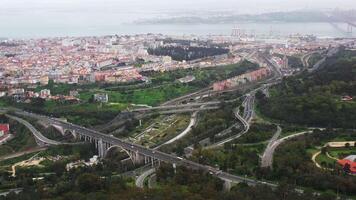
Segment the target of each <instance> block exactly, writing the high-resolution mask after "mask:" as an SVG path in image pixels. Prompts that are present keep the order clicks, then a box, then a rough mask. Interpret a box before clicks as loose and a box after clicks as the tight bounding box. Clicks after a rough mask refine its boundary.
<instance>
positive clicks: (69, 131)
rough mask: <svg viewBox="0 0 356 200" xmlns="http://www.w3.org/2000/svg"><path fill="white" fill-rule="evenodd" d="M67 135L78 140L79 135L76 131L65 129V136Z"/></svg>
mask: <svg viewBox="0 0 356 200" xmlns="http://www.w3.org/2000/svg"><path fill="white" fill-rule="evenodd" d="M67 135H72V136H73V138H74V139H77V134H76V133H75V130H73V131H72V130H70V129H64V130H63V136H67Z"/></svg>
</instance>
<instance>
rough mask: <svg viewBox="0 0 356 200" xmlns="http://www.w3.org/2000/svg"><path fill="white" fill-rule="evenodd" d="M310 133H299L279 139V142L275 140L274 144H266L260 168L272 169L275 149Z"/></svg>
mask: <svg viewBox="0 0 356 200" xmlns="http://www.w3.org/2000/svg"><path fill="white" fill-rule="evenodd" d="M311 132H312V131H303V132H300V133H296V134H293V135H289V136H286V137H284V138H281V139H279V140H275V141H274V142H271V143H270V144H268V146H267V148H266V150H265V151H264V153H263V155H262V158H261V167H272V164H273V154H274V152H275V150H276V149H277V147H278V146H279V145H280V144H282V143H284V142H286V141H288V140H291V139H293V138H296V137H299V136H301V135H304V134H307V133H311Z"/></svg>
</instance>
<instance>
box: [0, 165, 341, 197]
mask: <svg viewBox="0 0 356 200" xmlns="http://www.w3.org/2000/svg"><path fill="white" fill-rule="evenodd" d="M99 170H100V168H78V169H75V170H72V171H69V172H67V173H63V174H62V175H60V176H58V175H57V174H53V175H50V176H48V177H46V178H45V179H43V180H38V181H33V180H32V179H31V178H30V177H26V176H22V177H20V178H18V181H17V185H18V186H19V187H22V188H23V192H21V193H20V194H18V195H16V194H14V193H11V194H10V195H8V196H7V197H0V199H4V200H8V199H11V200H20V199H21V200H27V199H48V200H50V199H56V200H67V199H77V200H84V199H91V200H96V199H98V200H99V199H100V200H105V199H118V200H120V199H122V200H124V199H125V200H126V199H131V200H141V199H150V200H161V199H165V200H170V199H172V200H173V199H187V200H203V199H208V200H218V199H226V200H230V199H231V200H233V199H241V200H250V199H254V200H269V199H271V200H272V199H273V200H274V199H286V200H296V199H316V200H319V199H320V200H329V199H335V197H334V196H332V195H321V196H315V195H314V194H313V193H312V191H311V192H308V191H307V192H305V193H303V194H301V193H298V192H296V191H294V190H293V188H292V187H291V186H289V185H286V184H284V185H282V186H280V187H278V188H277V189H275V190H272V189H271V188H269V187H267V186H260V185H257V186H255V187H249V186H247V185H246V184H244V183H241V184H238V185H237V186H235V187H233V188H232V190H231V191H230V192H225V191H224V190H223V182H222V181H221V180H219V179H217V178H214V177H213V176H212V175H210V174H208V173H206V172H201V171H192V170H188V169H185V168H181V167H179V168H177V169H176V173H175V172H174V169H173V168H172V167H171V165H162V166H161V167H160V168H159V169H158V171H157V179H158V184H159V187H157V188H155V189H138V188H135V187H132V186H131V184H130V182H131V180H130V179H127V178H122V177H120V176H108V175H103V174H101V173H99ZM3 182H4V183H6V180H5V181H3Z"/></svg>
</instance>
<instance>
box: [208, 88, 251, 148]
mask: <svg viewBox="0 0 356 200" xmlns="http://www.w3.org/2000/svg"><path fill="white" fill-rule="evenodd" d="M254 101H255V92H251V93H249V94H247V95H246V98H245V100H244V101H243V103H242V104H243V105H244V108H245V109H244V113H243V116H240V114H239V112H238V109H236V110H235V117H236V119H237V120H239V121H240V122H241V123H242V125H243V129H242V131H241V132H239V133H238V134H236V135H233V136H231V137H229V138H226V139H224V140H222V141H219V142H217V143H214V144H212V145H209V146H207V147H206V148H208V149H212V148H216V147H219V146H222V145H224V144H225V143H228V142H231V141H233V140H235V139H237V138H239V137H241V136H243V135H244V134H246V133H247V132H248V131H249V129H250V123H251V120H252V117H253V104H254ZM233 126H236V124H235V125H233ZM231 130H232V127H229V128H228V129H227V130H225V131H230V132H231ZM225 131H223V132H225ZM219 134H222V133H219Z"/></svg>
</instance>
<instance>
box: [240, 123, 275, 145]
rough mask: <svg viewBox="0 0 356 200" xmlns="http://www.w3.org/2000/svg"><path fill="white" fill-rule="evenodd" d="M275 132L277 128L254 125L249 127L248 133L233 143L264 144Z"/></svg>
mask: <svg viewBox="0 0 356 200" xmlns="http://www.w3.org/2000/svg"><path fill="white" fill-rule="evenodd" d="M276 131H277V128H276V126H275V125H272V124H262V123H254V124H252V126H250V130H249V131H248V133H246V134H245V135H243V136H242V137H240V138H238V139H236V140H235V141H234V142H236V143H240V144H246V143H258V142H264V141H267V140H269V139H271V137H272V136H273V135H274V133H275V132H276Z"/></svg>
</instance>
